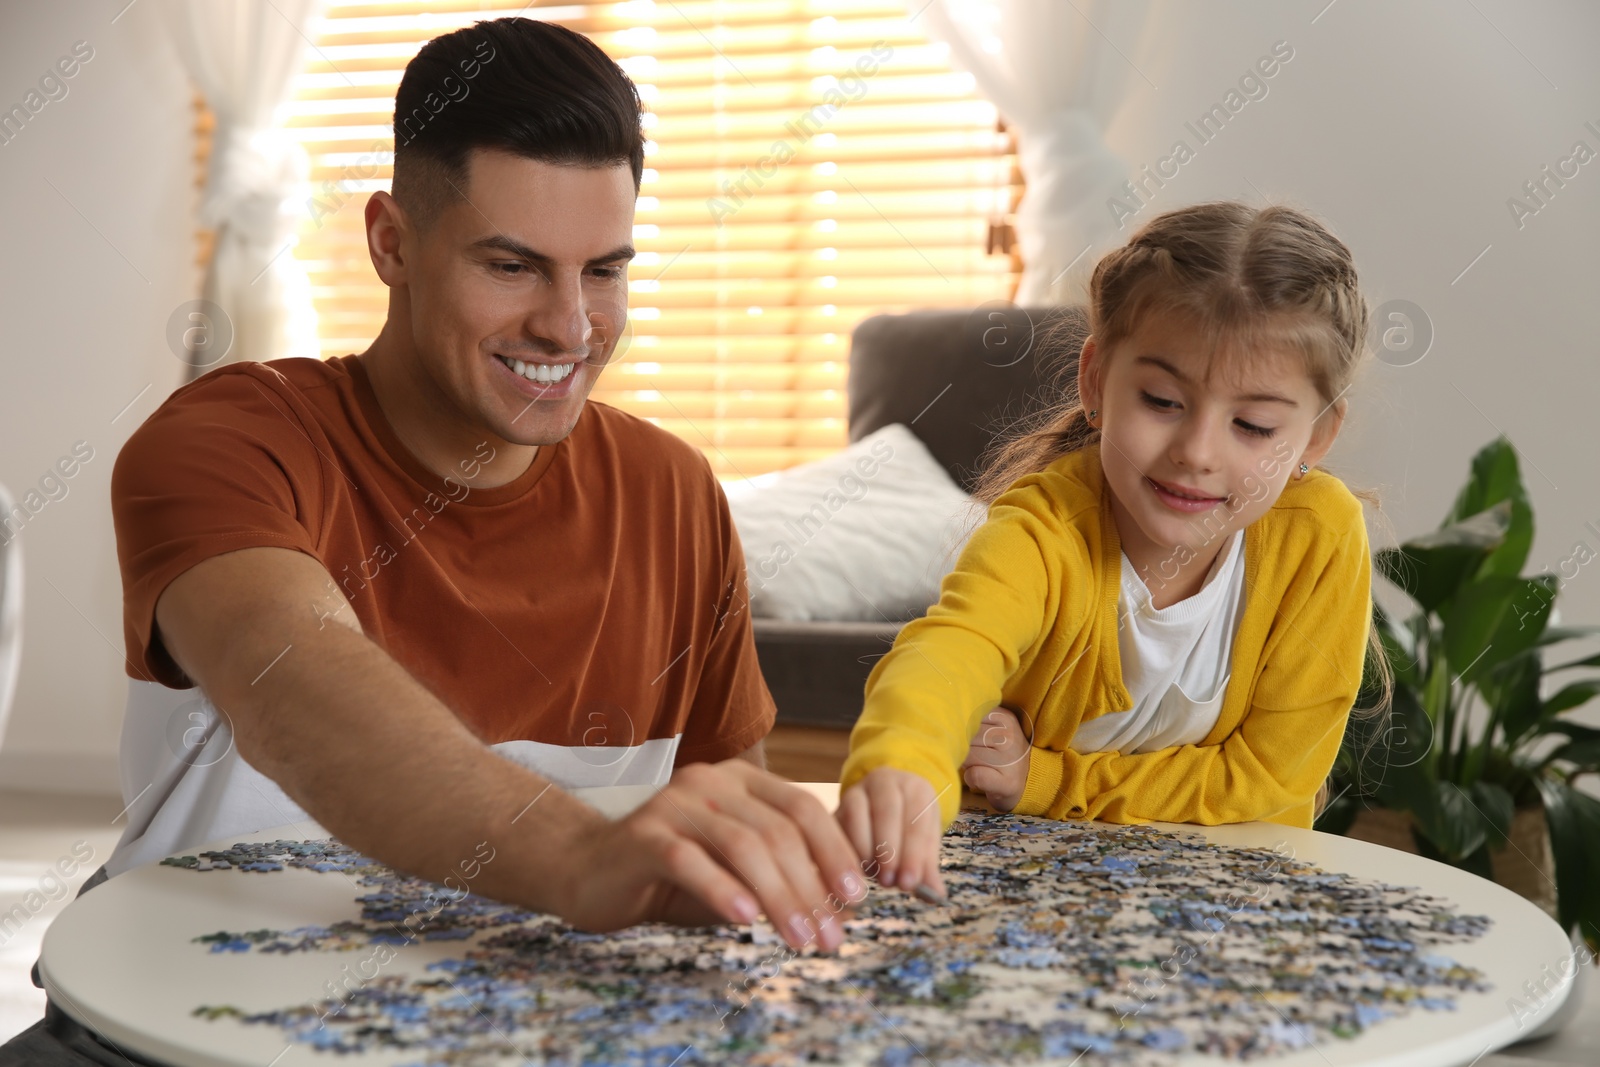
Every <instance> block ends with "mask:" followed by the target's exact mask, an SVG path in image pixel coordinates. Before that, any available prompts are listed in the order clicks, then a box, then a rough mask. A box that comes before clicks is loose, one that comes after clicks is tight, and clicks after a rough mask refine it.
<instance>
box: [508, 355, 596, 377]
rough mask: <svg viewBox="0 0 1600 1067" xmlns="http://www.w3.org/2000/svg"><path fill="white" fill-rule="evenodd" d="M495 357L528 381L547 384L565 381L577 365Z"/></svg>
mask: <svg viewBox="0 0 1600 1067" xmlns="http://www.w3.org/2000/svg"><path fill="white" fill-rule="evenodd" d="M497 358H498V359H499V360H500V362H501V363H504V364H505V365H506V366H508V367H510V368H511V369H512V370H514V371H516V372H517V373H518V374H520V375H522V376H523V377H524V378H526V379H528V380H529V381H530V382H545V383H547V384H552V383H555V382H562V381H566V379H567V377H568V376H569V375H571V374H572V371H573V368H575V367H576V366H577V364H576V363H556V364H553V365H552V364H549V363H524V362H522V360H520V359H508V358H506V357H505V356H499V357H497Z"/></svg>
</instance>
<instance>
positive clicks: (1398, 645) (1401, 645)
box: [1363, 599, 1422, 688]
mask: <svg viewBox="0 0 1600 1067" xmlns="http://www.w3.org/2000/svg"><path fill="white" fill-rule="evenodd" d="M1372 621H1373V625H1374V626H1375V627H1376V628H1377V631H1378V639H1379V640H1380V641H1382V642H1383V651H1384V654H1385V655H1387V656H1388V657H1389V666H1390V668H1391V669H1393V671H1394V681H1395V685H1397V686H1400V685H1421V684H1422V665H1421V663H1419V662H1418V660H1417V642H1416V638H1415V637H1414V636H1413V635H1412V632H1411V630H1410V628H1409V627H1406V626H1401V625H1399V624H1397V623H1396V622H1395V621H1394V620H1393V619H1392V618H1390V617H1389V614H1388V612H1386V611H1384V610H1383V607H1382V605H1380V604H1379V603H1378V601H1377V600H1376V599H1374V600H1373V602H1372ZM1363 684H1365V681H1364V682H1363ZM1374 688H1375V687H1374Z"/></svg>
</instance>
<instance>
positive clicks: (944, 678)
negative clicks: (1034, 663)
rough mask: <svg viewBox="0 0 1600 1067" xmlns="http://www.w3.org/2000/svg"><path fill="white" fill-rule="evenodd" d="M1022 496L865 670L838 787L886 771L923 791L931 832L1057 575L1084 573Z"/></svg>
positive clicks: (956, 790)
mask: <svg viewBox="0 0 1600 1067" xmlns="http://www.w3.org/2000/svg"><path fill="white" fill-rule="evenodd" d="M1030 495H1032V494H1030ZM1035 498H1037V497H1035ZM1023 500H1024V503H1022V504H1014V503H1009V502H1005V498H1002V501H999V502H996V503H995V505H994V506H993V507H992V508H991V509H990V511H989V518H988V520H987V521H986V522H985V523H984V524H983V525H982V526H980V527H979V528H978V529H977V531H976V532H975V533H974V534H973V535H972V538H971V540H969V541H968V542H967V545H966V547H965V548H964V549H963V550H962V552H961V556H960V558H959V559H958V560H957V562H956V566H955V569H954V570H952V571H951V572H950V573H949V574H947V575H946V576H945V578H944V581H943V582H942V583H941V585H940V589H939V602H938V603H937V604H934V605H933V606H932V607H931V608H929V609H928V613H927V614H926V615H925V616H923V617H922V618H920V619H916V620H914V621H912V622H910V623H907V624H906V626H905V627H904V628H903V629H902V630H901V631H900V635H899V637H898V638H896V640H895V643H894V647H893V648H891V649H890V650H889V652H888V653H887V654H886V655H885V656H884V657H883V658H882V659H880V660H879V661H878V663H877V665H876V666H875V667H873V669H872V673H871V674H870V675H869V676H868V677H867V686H866V700H865V706H864V707H863V709H862V712H861V717H860V718H859V719H858V720H857V722H856V725H855V728H854V729H853V730H852V731H851V734H850V755H849V758H848V759H846V760H845V764H844V768H843V772H842V773H841V775H840V778H839V783H840V786H841V790H842V791H848V790H849V789H850V787H851V786H853V785H855V784H856V783H857V782H859V781H860V780H861V779H862V778H863V777H865V776H866V774H867V773H868V772H869V771H872V770H875V769H876V768H879V767H895V768H898V769H900V770H903V771H910V772H912V773H915V774H917V775H920V776H921V777H923V778H925V779H926V780H927V781H928V782H929V783H930V784H931V785H932V786H933V789H934V798H935V800H936V801H937V804H938V814H939V816H940V826H941V827H948V826H949V824H950V823H951V821H952V820H954V819H955V817H956V813H957V812H958V811H959V809H960V804H961V776H960V771H959V768H960V766H961V764H962V762H963V761H965V759H966V757H967V749H968V746H969V745H970V744H971V742H972V736H973V734H974V733H975V732H976V731H977V729H978V725H979V723H980V721H981V720H982V719H983V717H984V715H986V714H987V713H988V712H989V711H990V710H991V709H993V708H994V706H995V705H996V704H998V703H999V702H1000V694H1001V687H1002V686H1003V685H1004V683H1005V681H1006V679H1007V678H1008V677H1010V676H1011V675H1012V674H1013V673H1015V671H1016V670H1017V665H1018V663H1019V661H1020V658H1021V656H1022V655H1023V653H1024V652H1025V651H1026V650H1027V649H1028V648H1029V647H1030V646H1031V645H1032V644H1033V643H1034V642H1035V641H1036V640H1037V639H1038V637H1039V634H1040V632H1041V631H1042V629H1043V626H1044V619H1045V618H1046V617H1047V615H1050V614H1053V613H1054V612H1055V611H1056V610H1058V609H1059V605H1058V604H1055V603H1054V602H1053V601H1054V598H1055V597H1056V596H1058V595H1059V592H1060V580H1059V579H1060V575H1061V574H1062V572H1063V571H1064V570H1065V569H1066V568H1068V567H1069V566H1071V567H1074V568H1079V569H1077V570H1076V571H1075V573H1084V570H1083V569H1082V563H1081V562H1079V561H1076V560H1074V559H1073V557H1074V555H1076V554H1080V553H1081V554H1084V555H1086V552H1085V550H1084V549H1083V546H1082V542H1081V540H1080V541H1078V542H1077V545H1076V547H1074V546H1073V543H1072V542H1071V541H1070V540H1068V536H1067V533H1066V530H1065V528H1064V527H1063V526H1062V524H1061V522H1060V520H1059V519H1058V518H1057V517H1056V516H1055V515H1053V514H1051V513H1049V512H1048V510H1047V508H1046V507H1044V506H1040V507H1038V508H1033V507H1028V506H1026V498H1023ZM924 821H925V822H931V821H932V815H931V813H930V818H929V819H927V820H924Z"/></svg>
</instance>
